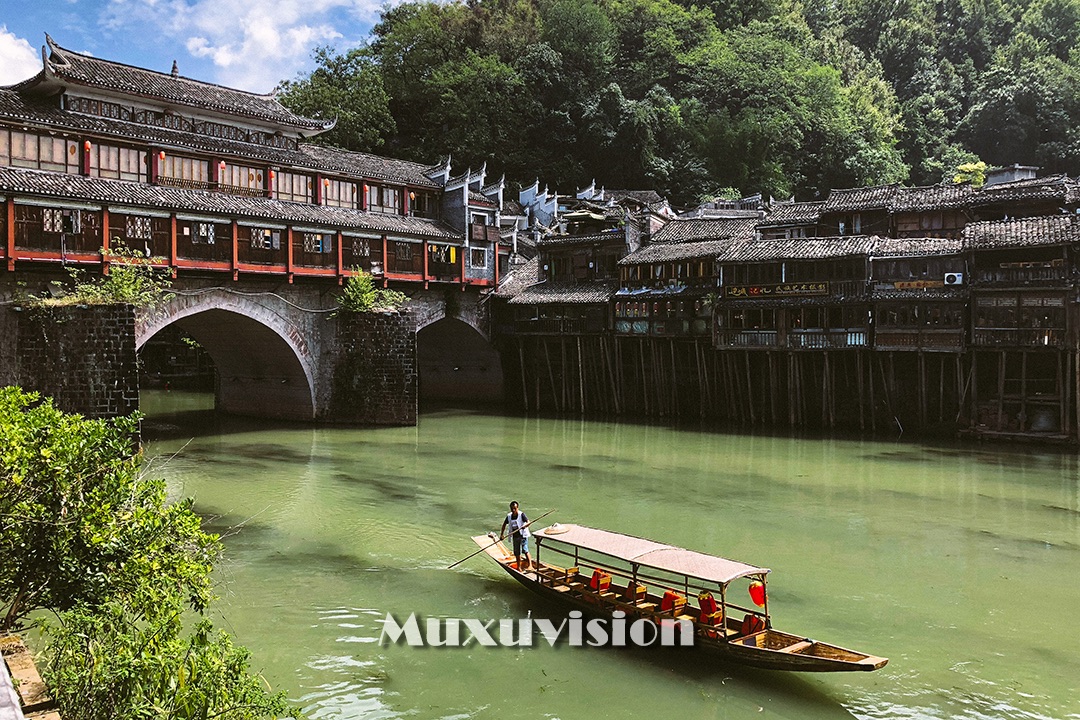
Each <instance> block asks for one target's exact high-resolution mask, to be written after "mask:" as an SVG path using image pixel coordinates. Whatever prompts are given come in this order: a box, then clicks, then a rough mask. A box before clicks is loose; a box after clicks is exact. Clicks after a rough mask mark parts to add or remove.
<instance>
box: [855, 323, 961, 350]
mask: <svg viewBox="0 0 1080 720" xmlns="http://www.w3.org/2000/svg"><path fill="white" fill-rule="evenodd" d="M874 348H875V349H877V350H962V349H963V348H964V329H963V328H948V329H940V328H933V329H927V328H884V329H880V330H878V331H877V332H875V333H874Z"/></svg>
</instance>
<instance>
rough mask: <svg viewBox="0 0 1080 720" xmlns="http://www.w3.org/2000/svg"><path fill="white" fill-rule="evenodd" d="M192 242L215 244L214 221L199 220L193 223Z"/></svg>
mask: <svg viewBox="0 0 1080 720" xmlns="http://www.w3.org/2000/svg"><path fill="white" fill-rule="evenodd" d="M191 230H192V233H191V242H192V243H193V244H196V245H213V244H214V241H215V237H214V223H209V222H197V223H192V227H191Z"/></svg>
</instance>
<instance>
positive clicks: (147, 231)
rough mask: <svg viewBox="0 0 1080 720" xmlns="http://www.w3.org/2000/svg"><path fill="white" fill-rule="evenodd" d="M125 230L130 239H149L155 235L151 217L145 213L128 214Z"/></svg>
mask: <svg viewBox="0 0 1080 720" xmlns="http://www.w3.org/2000/svg"><path fill="white" fill-rule="evenodd" d="M125 230H126V232H127V238H128V240H149V239H150V238H151V237H153V225H152V223H151V221H150V218H148V217H145V216H143V215H128V216H127V222H126V223H125Z"/></svg>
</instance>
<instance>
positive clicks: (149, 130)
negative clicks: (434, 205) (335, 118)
mask: <svg viewBox="0 0 1080 720" xmlns="http://www.w3.org/2000/svg"><path fill="white" fill-rule="evenodd" d="M3 119H9V120H14V121H16V122H19V123H24V124H31V125H40V126H42V127H48V128H51V129H63V130H70V131H71V132H73V133H82V134H86V135H92V136H94V137H108V138H116V139H117V140H127V141H129V142H130V141H132V140H134V141H141V142H145V143H148V144H152V145H155V146H159V147H164V148H183V149H188V150H195V151H197V152H203V153H213V154H215V155H219V156H222V157H232V158H245V159H249V160H251V161H253V162H262V163H267V164H270V165H279V166H283V167H298V168H305V169H310V170H316V171H318V170H324V171H329V172H341V173H348V174H353V175H356V176H358V177H369V178H373V179H379V180H387V181H389V182H395V183H402V184H409V185H416V186H418V187H430V188H437V187H439V185H438V184H437V183H435V182H433V181H432V180H431V179H430V178H428V177H427V175H426V174H425V173H426V171H427V170H428V168H427V167H426V166H424V165H420V164H418V163H414V162H409V161H407V160H395V159H393V158H384V157H380V156H377V155H369V154H368V153H359V152H352V151H348V150H339V149H335V148H325V147H321V146H318V145H311V144H308V143H302V144H301V145H300V149H299V150H287V149H284V148H275V147H270V146H267V145H258V144H254V143H246V142H240V141H237V140H227V139H224V138H216V137H210V136H207V135H199V134H196V133H191V132H184V131H182V130H171V129H168V128H161V127H156V126H153V125H143V124H141V123H134V122H125V121H123V120H112V119H109V118H97V117H92V116H89V115H81V114H78V113H72V112H67V111H64V110H60V109H58V108H56V107H52V106H49V105H45V104H42V103H37V102H32V101H28V100H27V99H26V98H24V97H22V96H21V95H19V94H18V93H16V92H14V91H11V90H5V89H2V88H0V120H3Z"/></svg>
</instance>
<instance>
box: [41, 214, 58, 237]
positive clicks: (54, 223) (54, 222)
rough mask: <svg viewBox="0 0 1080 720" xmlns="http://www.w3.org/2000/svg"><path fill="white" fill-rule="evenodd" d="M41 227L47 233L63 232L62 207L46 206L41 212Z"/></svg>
mask: <svg viewBox="0 0 1080 720" xmlns="http://www.w3.org/2000/svg"><path fill="white" fill-rule="evenodd" d="M41 229H42V230H43V231H45V232H47V233H58V232H63V231H64V213H63V211H62V210H61V209H60V208H45V209H44V210H43V211H42V212H41Z"/></svg>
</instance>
